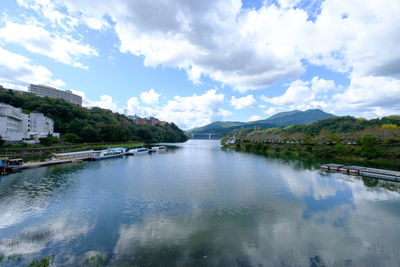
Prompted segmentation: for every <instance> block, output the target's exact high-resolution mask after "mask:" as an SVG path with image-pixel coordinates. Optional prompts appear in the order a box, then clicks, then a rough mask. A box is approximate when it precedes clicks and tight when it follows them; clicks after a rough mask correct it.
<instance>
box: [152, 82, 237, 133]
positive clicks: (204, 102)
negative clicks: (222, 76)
mask: <svg viewBox="0 0 400 267" xmlns="http://www.w3.org/2000/svg"><path fill="white" fill-rule="evenodd" d="M223 103H224V95H223V94H222V93H217V91H216V90H214V89H212V90H208V91H206V92H205V93H204V94H202V95H196V94H193V95H192V96H186V97H182V96H175V97H174V99H173V100H169V101H168V102H167V104H166V105H165V106H163V107H161V108H159V110H157V112H156V113H157V116H158V117H159V118H161V119H162V120H166V121H174V122H175V123H177V124H178V125H179V126H180V127H182V128H184V129H191V128H195V127H198V126H203V125H205V124H208V123H211V122H213V121H219V120H222V119H223V118H224V117H227V116H230V115H232V113H231V112H229V111H227V110H225V109H223V108H222V105H223Z"/></svg>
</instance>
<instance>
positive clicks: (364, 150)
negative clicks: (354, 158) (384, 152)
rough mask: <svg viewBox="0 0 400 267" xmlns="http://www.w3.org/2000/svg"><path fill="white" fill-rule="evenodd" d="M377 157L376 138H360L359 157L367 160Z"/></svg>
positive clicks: (365, 136) (366, 136) (370, 136)
mask: <svg viewBox="0 0 400 267" xmlns="http://www.w3.org/2000/svg"><path fill="white" fill-rule="evenodd" d="M377 155H378V138H376V136H374V135H372V134H366V135H364V136H363V137H362V138H361V156H362V157H365V158H367V159H373V158H376V157H377Z"/></svg>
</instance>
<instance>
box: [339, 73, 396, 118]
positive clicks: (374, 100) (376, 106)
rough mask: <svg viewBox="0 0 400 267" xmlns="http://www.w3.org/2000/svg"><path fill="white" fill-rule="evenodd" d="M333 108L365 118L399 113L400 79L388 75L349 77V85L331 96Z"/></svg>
mask: <svg viewBox="0 0 400 267" xmlns="http://www.w3.org/2000/svg"><path fill="white" fill-rule="evenodd" d="M331 105H332V106H333V108H334V109H335V110H340V111H352V112H355V113H358V114H360V115H362V116H365V117H367V118H373V117H382V116H387V115H391V114H399V113H400V81H399V80H397V79H394V78H390V77H374V76H368V77H364V76H362V77H357V76H353V77H352V78H351V83H350V85H349V87H348V88H347V89H346V90H345V91H344V92H342V93H338V94H336V95H334V96H333V101H332V104H331Z"/></svg>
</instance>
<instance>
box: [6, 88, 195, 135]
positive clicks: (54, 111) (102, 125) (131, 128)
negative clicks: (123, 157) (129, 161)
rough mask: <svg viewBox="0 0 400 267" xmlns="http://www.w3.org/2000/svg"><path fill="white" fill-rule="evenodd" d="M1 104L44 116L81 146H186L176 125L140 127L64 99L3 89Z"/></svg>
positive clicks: (123, 117)
mask: <svg viewBox="0 0 400 267" xmlns="http://www.w3.org/2000/svg"><path fill="white" fill-rule="evenodd" d="M0 102H3V103H6V104H9V105H12V106H14V107H19V108H22V109H23V111H24V112H26V113H29V112H41V113H44V114H45V115H46V116H48V117H50V118H52V119H53V120H54V131H55V132H59V133H61V137H62V138H64V139H66V140H67V141H70V142H74V143H79V142H119V141H144V142H183V141H186V140H187V136H186V134H185V133H184V132H183V131H182V130H181V129H179V128H178V127H177V126H176V125H175V124H174V123H168V124H166V125H165V126H151V125H138V124H135V123H134V122H133V121H132V120H130V119H128V117H127V116H125V115H122V114H119V113H115V112H112V111H111V110H107V109H102V108H98V107H93V108H91V109H88V108H84V107H80V106H78V105H74V104H72V103H69V102H66V101H65V100H63V99H53V98H48V97H43V98H42V97H38V96H35V95H33V94H31V93H24V94H18V93H14V92H12V91H11V90H4V89H0Z"/></svg>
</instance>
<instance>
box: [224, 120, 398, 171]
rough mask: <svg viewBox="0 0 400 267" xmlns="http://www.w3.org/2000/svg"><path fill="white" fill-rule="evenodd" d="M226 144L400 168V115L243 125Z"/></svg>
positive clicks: (264, 152) (266, 152)
mask: <svg viewBox="0 0 400 267" xmlns="http://www.w3.org/2000/svg"><path fill="white" fill-rule="evenodd" d="M221 145H223V147H224V148H230V149H234V150H237V151H244V152H252V153H257V154H260V155H265V156H270V157H291V158H294V159H299V160H305V159H314V160H319V161H321V162H322V163H332V162H335V163H341V164H349V163H350V164H360V165H363V166H366V167H384V168H388V169H391V170H400V116H389V117H383V118H381V119H373V120H366V119H358V118H354V117H350V116H346V117H334V118H328V119H324V120H319V121H316V122H313V123H310V124H302V125H293V126H288V127H277V128H270V129H263V130H257V129H239V130H236V131H234V132H231V133H230V135H229V136H226V137H224V138H223V139H221Z"/></svg>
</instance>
